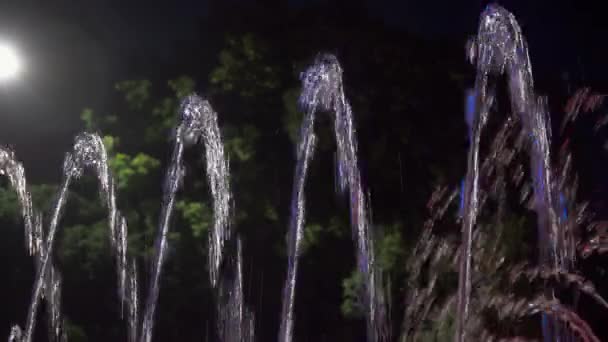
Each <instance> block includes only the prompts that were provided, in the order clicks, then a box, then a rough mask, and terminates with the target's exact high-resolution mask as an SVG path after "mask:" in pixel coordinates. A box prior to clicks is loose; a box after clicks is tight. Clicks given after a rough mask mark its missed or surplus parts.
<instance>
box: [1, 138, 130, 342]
mask: <svg viewBox="0 0 608 342" xmlns="http://www.w3.org/2000/svg"><path fill="white" fill-rule="evenodd" d="M2 155H3V156H6V154H5V153H3V154H2ZM6 160H7V161H8V162H7V163H6V166H8V167H7V168H6V170H7V171H9V172H8V174H9V179H10V180H11V183H12V184H13V185H14V186H15V188H16V189H17V192H18V194H19V195H18V197H19V198H21V200H20V202H21V203H22V208H23V209H22V211H23V213H24V218H25V221H26V224H25V225H26V231H27V232H28V233H29V234H30V236H29V237H28V238H27V239H26V240H27V241H28V244H29V250H30V251H31V252H34V253H37V255H39V259H38V260H37V263H36V265H37V276H36V280H35V285H34V289H33V292H32V299H31V304H30V308H29V311H28V317H27V323H26V328H25V331H24V332H23V334H21V333H20V332H19V333H17V331H20V329H19V328H18V327H16V328H15V330H14V333H11V335H13V338H16V336H17V335H22V337H21V339H22V341H26V342H30V341H31V340H32V338H33V334H34V328H35V326H36V313H37V312H38V306H39V304H40V301H41V299H42V297H43V296H44V297H45V298H46V299H47V303H48V305H49V307H50V310H49V311H50V312H49V315H50V321H51V328H52V330H51V339H53V337H55V338H58V337H59V336H60V334H61V322H62V318H61V314H60V303H61V291H60V290H61V277H60V276H59V273H58V272H57V271H56V270H55V268H54V267H53V266H52V254H53V248H54V242H55V234H56V232H57V228H58V225H59V221H60V219H61V215H62V212H63V207H64V205H65V203H66V200H67V192H68V189H69V186H70V184H71V182H72V180H73V179H77V178H79V177H80V176H81V175H82V173H83V171H84V169H85V168H92V169H94V171H95V173H96V175H97V178H98V180H99V188H100V194H101V197H102V198H103V199H104V200H105V201H106V205H107V207H108V212H109V217H108V222H109V225H110V238H111V246H112V250H113V252H114V255H115V257H116V264H117V273H118V281H119V286H118V289H119V296H120V298H121V300H122V302H123V303H126V304H127V305H128V307H129V323H128V325H129V329H130V336H133V332H134V330H133V329H134V327H135V325H136V321H137V315H136V314H134V312H136V309H135V310H133V309H132V307H133V305H134V303H136V301H137V299H136V298H137V291H136V284H137V281H136V278H135V277H136V275H135V272H134V269H133V267H134V266H131V267H129V266H128V265H127V261H126V260H127V245H126V243H127V236H126V234H127V227H126V221H125V220H124V218H122V216H121V214H120V212H119V211H118V210H117V209H116V198H115V190H114V185H113V182H112V177H111V174H110V172H109V169H108V164H107V154H106V151H105V148H104V145H103V141H102V139H101V138H100V137H99V136H98V135H96V134H80V135H78V136H77V137H76V139H75V143H74V149H73V151H72V152H71V153H68V154H67V155H66V158H65V161H64V168H63V181H62V184H61V186H60V191H59V194H58V197H57V200H56V203H55V206H54V209H53V214H52V217H51V222H50V226H49V230H48V235H47V236H46V241H45V242H44V243H42V242H38V240H41V236H42V233H41V232H42V228H41V225H42V224H41V219H40V216H39V215H38V216H34V215H33V212H34V211H33V209H32V206H31V196H30V195H29V193H28V192H27V190H26V189H25V186H26V183H25V176H24V173H23V168H22V167H21V166H20V164H18V163H16V162H15V161H14V158H9V159H6ZM11 160H12V162H11ZM28 226H29V227H30V228H27V227H28ZM127 279H128V284H127ZM131 341H133V339H132V340H131Z"/></svg>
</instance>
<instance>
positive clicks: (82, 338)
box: [64, 319, 89, 342]
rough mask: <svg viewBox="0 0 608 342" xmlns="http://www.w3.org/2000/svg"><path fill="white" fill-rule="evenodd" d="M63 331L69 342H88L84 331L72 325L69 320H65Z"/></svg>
mask: <svg viewBox="0 0 608 342" xmlns="http://www.w3.org/2000/svg"><path fill="white" fill-rule="evenodd" d="M64 329H65V331H66V333H67V335H68V338H69V341H70V342H87V341H88V340H89V338H88V337H87V334H86V332H85V331H84V329H83V328H82V327H80V326H78V325H76V324H74V323H73V322H72V321H71V320H69V319H66V320H65V322H64Z"/></svg>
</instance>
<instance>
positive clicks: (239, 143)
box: [224, 124, 260, 162]
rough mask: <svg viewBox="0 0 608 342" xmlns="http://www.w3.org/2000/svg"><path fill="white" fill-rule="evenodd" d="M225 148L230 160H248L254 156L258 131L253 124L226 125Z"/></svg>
mask: <svg viewBox="0 0 608 342" xmlns="http://www.w3.org/2000/svg"><path fill="white" fill-rule="evenodd" d="M224 136H225V142H224V145H225V148H226V151H227V153H228V156H229V158H230V160H234V161H237V162H247V161H250V160H251V159H252V158H253V157H254V156H255V143H256V140H257V139H258V137H259V136H260V133H259V131H258V129H257V128H256V127H255V126H253V125H247V124H246V125H243V126H242V127H236V126H227V127H226V128H225V129H224Z"/></svg>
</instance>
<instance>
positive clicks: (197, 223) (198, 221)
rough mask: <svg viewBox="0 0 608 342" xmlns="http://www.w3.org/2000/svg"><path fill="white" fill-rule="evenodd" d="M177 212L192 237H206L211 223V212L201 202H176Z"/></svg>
mask: <svg viewBox="0 0 608 342" xmlns="http://www.w3.org/2000/svg"><path fill="white" fill-rule="evenodd" d="M176 208H177V210H179V211H180V213H181V215H182V218H183V219H184V220H185V221H186V222H187V223H188V224H189V225H190V228H191V229H192V235H194V237H196V238H202V237H205V236H207V232H208V231H209V228H210V227H211V225H212V223H213V211H212V210H211V208H209V206H207V205H206V204H205V203H203V202H189V201H178V202H177V204H176Z"/></svg>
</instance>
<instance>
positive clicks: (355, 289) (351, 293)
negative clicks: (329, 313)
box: [340, 271, 366, 318]
mask: <svg viewBox="0 0 608 342" xmlns="http://www.w3.org/2000/svg"><path fill="white" fill-rule="evenodd" d="M363 284H364V283H363V275H362V274H361V273H360V272H358V271H353V273H352V274H351V275H350V276H349V277H348V278H346V279H344V280H343V281H342V305H341V306H340V310H341V311H342V314H343V315H344V316H345V317H348V318H360V317H363V313H364V312H365V310H366V308H364V307H363V303H361V301H360V300H359V299H360V298H361V294H362V293H361V292H362V291H363Z"/></svg>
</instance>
